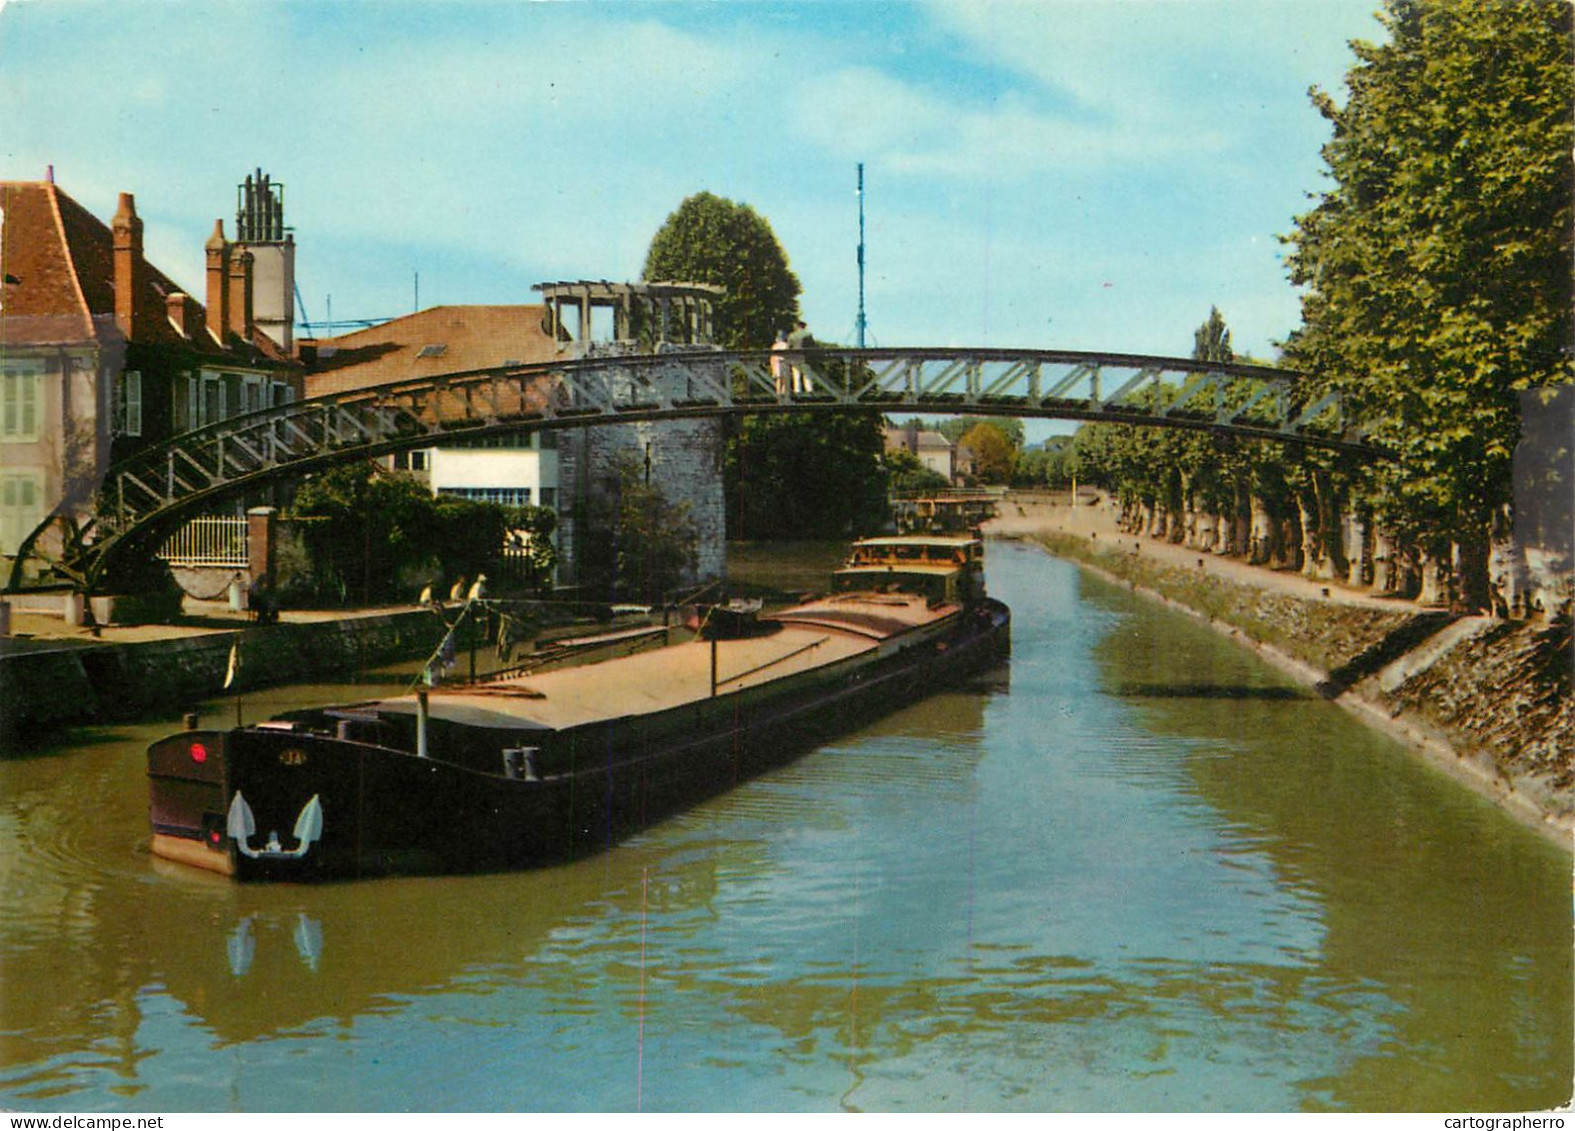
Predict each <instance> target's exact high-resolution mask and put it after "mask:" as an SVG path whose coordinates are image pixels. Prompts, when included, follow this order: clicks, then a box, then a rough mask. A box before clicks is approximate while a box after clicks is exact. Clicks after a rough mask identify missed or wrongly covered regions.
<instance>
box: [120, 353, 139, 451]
mask: <svg viewBox="0 0 1575 1131" xmlns="http://www.w3.org/2000/svg"><path fill="white" fill-rule="evenodd" d="M115 434H116V435H117V436H140V435H142V374H141V373H139V372H138V371H137V370H135V369H128V370H126V371H125V372H124V373H122V374H121V375H120V377H119V379H118V380H116V382H115Z"/></svg>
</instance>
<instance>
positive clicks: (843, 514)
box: [723, 412, 886, 539]
mask: <svg viewBox="0 0 1575 1131" xmlns="http://www.w3.org/2000/svg"><path fill="white" fill-rule="evenodd" d="M885 441H886V436H885V430H884V428H883V427H882V425H881V422H880V418H879V417H875V416H871V415H869V414H866V413H848V412H822V413H789V414H786V415H759V416H751V417H746V418H745V419H744V421H743V422H742V423H741V424H740V425H739V429H738V432H737V434H736V435H735V436H734V437H733V441H732V443H731V444H729V445H728V450H727V464H726V468H725V474H724V479H723V482H724V485H725V487H726V490H727V510H728V535H729V537H732V538H746V539H775V538H842V537H846V536H848V535H850V534H859V533H865V532H868V531H873V530H877V529H879V528H880V526H881V525H882V524H883V523H884V522H885V519H886V477H885V475H884V474H883V470H882V463H881V455H882V452H883V449H884V448H885Z"/></svg>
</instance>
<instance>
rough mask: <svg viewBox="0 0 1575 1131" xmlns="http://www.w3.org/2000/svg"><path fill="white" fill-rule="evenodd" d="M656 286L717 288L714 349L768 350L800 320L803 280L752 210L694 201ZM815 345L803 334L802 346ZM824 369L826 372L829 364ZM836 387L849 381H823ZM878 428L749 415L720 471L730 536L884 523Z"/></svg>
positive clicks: (844, 419) (849, 419) (654, 273)
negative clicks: (722, 291) (665, 282)
mask: <svg viewBox="0 0 1575 1131" xmlns="http://www.w3.org/2000/svg"><path fill="white" fill-rule="evenodd" d="M645 277H646V278H647V279H649V280H653V281H654V280H661V279H670V280H680V281H687V282H702V283H719V284H721V285H722V286H725V287H726V288H727V295H726V297H725V298H723V299H722V300H721V301H720V302H719V303H718V304H717V323H718V331H717V342H718V344H720V345H723V346H726V347H728V348H732V349H765V348H767V347H769V346H770V345H771V344H772V342H773V341H775V339H776V335H777V332H778V331H779V330H786V329H789V328H791V327H792V326H793V325H794V324H795V323H796V322H797V320H798V295H799V283H798V279H797V278H796V277H795V276H794V275H793V272H792V271H791V270H790V269H789V268H788V258H787V254H786V253H785V252H784V251H783V250H782V248H781V245H779V244H778V243H777V239H776V236H775V235H773V234H772V231H771V226H770V225H769V224H768V223H767V222H766V221H765V220H764V219H763V218H762V217H760V216H759V215H757V214H756V213H755V212H754V211H753V210H752V209H751V208H750V207H749V206H748V205H744V204H735V203H734V202H732V201H730V200H723V199H722V198H720V197H717V196H713V195H712V194H710V193H707V192H702V193H699V194H697V195H695V196H691V197H690V198H689V199H687V200H685V201H684V202H683V204H681V205H680V206H679V208H678V210H677V211H676V212H674V213H673V214H672V215H671V216H669V217H668V218H667V221H666V223H664V224H663V225H662V228H661V230H660V231H658V232H657V233H656V236H655V238H653V239H652V241H651V247H650V250H649V251H648V252H647V254H646V258H645ZM802 344H803V345H804V347H805V348H806V349H812V348H813V347H814V344H815V343H814V340H813V339H812V338H809V337H808V336H807V335H806V338H805V340H804V341H803V343H802ZM823 368H824V367H823ZM822 375H823V376H824V377H825V378H826V379H827V380H829V381H831V382H832V383H833V384H840V383H843V382H845V381H847V380H848V379H849V378H850V377H851V376H854V375H850V374H846V373H842V372H840V371H838V370H836V369H835V368H832V369H830V370H827V371H825V372H823V374H822ZM884 446H885V434H884V432H883V430H882V428H881V425H880V421H879V420H877V419H874V418H872V417H869V416H866V415H863V414H848V413H793V414H790V415H778V416H751V417H747V418H745V419H744V420H743V421H742V422H741V423H739V424H738V425H737V427H736V428H735V429H734V431H733V432H732V434H731V435H730V437H729V439H728V444H727V456H726V460H725V464H724V469H723V485H724V490H725V492H726V496H727V514H728V534H729V536H730V537H733V538H825V537H842V536H843V535H845V534H847V533H849V532H850V531H852V530H856V529H873V528H875V527H877V526H878V525H879V524H880V522H882V521H883V520H884V517H885V478H884V476H883V475H882V474H881V464H880V457H881V451H882V449H883V448H884Z"/></svg>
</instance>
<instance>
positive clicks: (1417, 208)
mask: <svg viewBox="0 0 1575 1131" xmlns="http://www.w3.org/2000/svg"><path fill="white" fill-rule="evenodd" d="M1382 18H1383V21H1384V23H1385V26H1386V27H1387V28H1388V30H1389V33H1390V41H1389V42H1388V43H1386V44H1382V45H1377V46H1375V45H1372V44H1366V43H1358V44H1353V49H1354V50H1355V52H1356V55H1357V59H1358V61H1357V64H1356V66H1355V67H1353V68H1352V70H1351V71H1350V72H1349V74H1348V75H1347V84H1348V86H1349V90H1350V96H1349V98H1348V99H1347V100H1346V103H1345V105H1344V106H1340V105H1337V104H1336V103H1335V101H1334V99H1332V98H1331V97H1330V96H1329V95H1327V94H1325V93H1324V92H1322V91H1318V90H1315V91H1313V100H1314V103H1315V104H1316V105H1317V107H1318V109H1319V110H1320V112H1322V114H1323V115H1324V117H1325V118H1327V119H1328V121H1329V123H1330V125H1331V127H1332V129H1333V137H1332V139H1331V140H1330V141H1329V143H1328V144H1327V145H1326V146H1325V147H1324V150H1323V156H1324V161H1325V164H1326V165H1327V167H1328V172H1329V174H1330V177H1331V178H1332V180H1333V182H1334V187H1333V188H1331V189H1330V190H1329V191H1327V192H1325V193H1323V194H1322V196H1321V197H1320V198H1319V200H1318V203H1317V205H1316V206H1315V207H1314V208H1313V209H1312V210H1311V211H1310V212H1308V213H1306V214H1305V215H1303V216H1300V217H1298V219H1297V224H1296V230H1295V231H1294V232H1293V233H1292V234H1291V236H1290V237H1288V241H1287V242H1288V243H1289V244H1290V245H1291V248H1292V251H1291V254H1290V256H1289V263H1290V269H1291V278H1292V280H1293V281H1294V282H1296V283H1297V284H1299V285H1301V286H1302V287H1303V288H1304V290H1303V298H1302V320H1303V327H1302V329H1301V330H1300V331H1298V332H1297V334H1296V335H1294V337H1293V339H1292V340H1291V341H1290V342H1289V343H1288V345H1287V357H1288V360H1289V362H1290V363H1291V364H1292V365H1294V366H1295V367H1297V368H1300V369H1302V370H1304V371H1305V372H1308V373H1310V374H1311V375H1312V376H1313V378H1314V384H1313V387H1312V388H1310V389H1309V390H1308V392H1309V395H1315V394H1316V393H1317V392H1319V391H1321V390H1323V389H1328V388H1332V389H1338V390H1340V391H1341V392H1342V393H1343V394H1344V395H1345V396H1346V398H1347V404H1348V411H1349V412H1350V413H1351V414H1352V415H1354V416H1355V417H1356V418H1358V419H1361V420H1363V421H1365V422H1367V423H1369V424H1371V425H1373V426H1374V427H1373V431H1372V439H1374V440H1376V441H1377V442H1379V443H1381V444H1384V445H1386V446H1388V447H1390V448H1392V449H1393V450H1394V451H1395V452H1396V453H1397V454H1398V456H1399V458H1398V460H1396V461H1394V462H1392V463H1383V464H1378V465H1375V466H1374V467H1372V468H1370V469H1368V474H1367V476H1366V482H1367V484H1368V489H1369V490H1370V492H1371V494H1372V496H1373V500H1374V503H1375V505H1376V508H1377V510H1378V511H1379V513H1380V515H1381V516H1382V517H1383V518H1384V519H1385V520H1386V522H1387V523H1388V524H1389V525H1390V526H1391V527H1393V528H1394V529H1396V530H1398V531H1400V532H1401V533H1402V534H1407V535H1411V536H1427V537H1431V538H1437V539H1440V540H1449V539H1453V540H1456V541H1461V542H1470V541H1471V540H1473V539H1476V538H1478V537H1480V536H1481V535H1482V534H1483V533H1484V532H1485V530H1486V528H1487V524H1488V522H1489V520H1490V516H1491V513H1492V511H1493V509H1494V508H1495V507H1497V506H1499V505H1501V504H1503V503H1505V502H1507V501H1508V499H1509V497H1510V473H1511V457H1512V453H1513V451H1514V448H1515V442H1516V439H1517V436H1518V428H1519V413H1518V411H1517V404H1516V393H1517V391H1518V390H1522V389H1526V388H1530V387H1537V386H1551V385H1559V384H1565V383H1568V382H1569V381H1570V380H1571V376H1572V369H1571V360H1570V355H1569V343H1570V341H1571V276H1570V261H1571V252H1572V248H1571V221H1572V214H1571V193H1570V184H1571V176H1572V168H1571V146H1572V144H1575V121H1572V110H1571V107H1572V105H1575V77H1572V76H1575V70H1572V67H1571V61H1570V42H1571V8H1570V6H1569V5H1568V4H1562V3H1544V2H1541V0H1500V2H1495V3H1481V2H1478V0H1435V2H1429V3H1419V2H1417V0H1387V2H1386V4H1385V7H1384V12H1383V13H1382Z"/></svg>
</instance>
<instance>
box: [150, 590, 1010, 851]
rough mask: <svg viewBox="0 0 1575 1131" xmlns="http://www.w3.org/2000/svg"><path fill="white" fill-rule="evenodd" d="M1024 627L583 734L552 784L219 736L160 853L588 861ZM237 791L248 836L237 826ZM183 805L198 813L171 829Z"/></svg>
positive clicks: (910, 696)
mask: <svg viewBox="0 0 1575 1131" xmlns="http://www.w3.org/2000/svg"><path fill="white" fill-rule="evenodd" d="M1009 622H1010V615H1009V613H1008V612H1007V610H1006V608H1005V606H1003V605H1000V604H999V603H997V602H993V601H988V600H987V601H984V602H982V603H981V604H979V605H978V606H976V607H974V608H972V609H970V610H968V611H967V613H965V614H964V615H963V616H962V617H961V618H960V619H959V623H958V626H957V628H956V629H955V630H954V631H952V632H949V633H947V634H945V635H944V636H940V637H937V638H935V639H932V640H928V641H926V642H925V643H924V644H922V645H917V646H915V647H913V648H911V649H907V650H904V651H903V652H900V653H897V654H895V655H888V654H881V653H874V654H872V655H870V656H869V657H860V658H859V659H857V660H850V661H843V662H841V663H838V664H835V665H832V666H830V667H828V668H823V669H817V670H814V671H811V672H809V673H807V674H805V675H802V676H798V677H794V678H792V679H789V680H784V681H782V682H781V683H780V684H776V685H768V686H765V687H758V688H753V689H748V690H743V691H735V692H730V693H726V694H723V695H719V696H717V697H715V698H713V699H708V700H703V701H701V702H700V703H696V704H689V705H686V706H683V707H680V708H674V709H670V710H667V711H661V712H657V713H654V714H650V715H643V716H630V717H625V718H619V719H611V720H607V721H605V722H601V723H597V724H595V725H590V726H585V727H581V728H576V730H575V731H573V732H571V733H570V734H568V735H562V736H560V737H563V738H567V739H568V740H569V741H570V744H571V752H572V764H571V765H570V766H569V767H568V768H566V769H562V770H560V771H559V772H553V773H546V774H543V776H542V777H540V778H539V779H537V778H534V777H532V776H530V775H529V772H528V771H527V773H526V775H525V776H518V777H509V776H504V775H502V774H500V773H497V772H485V771H483V770H479V769H475V768H471V767H467V766H465V765H459V764H456V763H455V762H451V761H444V760H439V759H437V758H422V757H418V756H416V755H414V754H412V753H409V752H407V751H405V750H401V749H397V748H394V747H393V746H386V745H378V744H376V743H372V742H367V741H364V740H362V741H357V740H354V739H351V738H339V737H334V736H331V735H327V734H321V733H315V732H309V731H305V730H298V729H290V728H288V727H282V726H278V727H276V726H261V727H247V728H241V729H237V730H234V731H230V732H228V733H225V734H223V735H214V734H213V733H212V732H204V733H205V736H206V737H207V741H206V745H207V746H208V747H209V754H208V760H207V761H205V762H204V763H203V764H202V766H201V772H200V773H199V774H197V775H196V777H197V778H198V779H199V780H195V781H183V782H180V783H179V784H178V786H177V791H181V792H182V800H181V801H180V802H179V804H178V805H172V804H171V802H170V800H169V799H170V797H171V796H172V793H171V790H170V788H169V787H170V786H171V785H172V784H174V783H173V782H172V779H171V777H170V776H169V775H168V774H165V775H164V776H163V777H162V778H160V777H155V778H154V779H153V783H152V785H153V790H154V796H155V809H156V810H157V809H158V807H159V805H160V801H159V798H160V796H161V785H162V795H163V797H164V801H163V808H164V828H163V830H162V831H161V829H160V827H159V822H158V820H157V819H156V821H155V837H156V838H160V839H156V840H155V843H154V846H153V847H154V851H155V852H156V853H157V854H159V855H162V856H168V857H170V858H172V859H179V860H180V861H181V862H182V863H187V864H196V865H197V866H199V867H207V868H210V870H213V871H218V872H222V873H225V874H230V875H234V876H235V877H237V878H239V879H243V880H293V881H305V880H329V879H349V878H356V877H362V876H374V875H385V874H394V873H399V874H410V873H442V872H482V871H496V870H503V869H514V868H522V867H530V866H535V865H541V864H547V863H552V862H556V861H561V860H566V859H571V858H574V857H578V856H583V855H586V854H589V853H593V852H597V851H601V850H603V849H605V848H607V847H609V846H611V845H613V844H615V843H617V842H618V841H619V840H621V839H623V838H624V837H626V836H628V835H630V834H631V833H634V832H637V831H639V830H640V829H643V828H646V827H649V826H650V825H651V824H653V823H655V822H656V821H659V820H661V819H662V818H663V817H665V816H668V815H670V814H672V813H674V812H676V811H679V810H681V809H683V808H685V807H687V806H689V805H692V804H694V803H696V802H698V801H701V800H704V799H705V798H708V797H711V796H714V795H716V794H719V793H722V792H725V791H726V790H728V789H731V788H733V787H734V786H736V785H738V784H740V783H741V782H744V781H747V780H748V779H750V778H753V777H755V776H757V775H759V774H760V773H763V772H765V771H767V770H770V769H773V768H775V767H778V766H781V765H784V764H786V763H788V762H790V761H792V760H794V759H796V758H797V757H799V756H800V755H802V754H803V753H805V752H806V751H807V750H808V749H810V748H811V747H813V746H814V745H816V744H817V743H820V742H823V741H825V740H826V739H828V738H830V737H834V736H835V735H837V734H841V733H845V732H846V731H847V730H849V729H851V728H853V727H856V726H858V725H860V724H861V723H864V722H867V721H869V720H871V719H874V718H877V717H879V716H881V715H883V714H886V713H889V712H890V711H892V710H895V709H896V708H898V707H900V706H903V705H905V704H907V703H911V702H914V701H916V700H918V699H921V698H923V697H924V696H926V695H929V694H931V693H932V692H934V691H937V690H940V689H942V688H944V687H946V686H949V685H953V684H955V683H957V682H958V681H960V680H962V679H965V678H967V677H968V676H970V675H972V674H975V673H977V672H979V671H982V670H985V669H987V668H989V667H990V666H992V665H993V664H995V663H996V662H998V660H999V659H1000V658H1002V656H1004V654H1005V652H1006V650H1007V648H1008V646H1009V644H1008V641H1009V632H1010V624H1009ZM184 738H185V736H177V737H176V738H172V739H166V740H165V741H164V742H163V743H160V744H158V746H166V745H167V746H168V747H169V752H168V755H167V757H166V758H165V759H164V760H163V761H164V762H165V763H178V762H179V755H180V752H181V748H182V741H183V739H184ZM215 739H218V740H219V741H215ZM215 747H216V748H217V749H216V750H215V749H214V748H215ZM156 749H157V748H156ZM155 764H161V763H160V759H158V758H153V759H152V760H150V771H151V769H152V768H153V766H154V765H155ZM237 796H240V797H242V798H244V799H245V803H246V812H247V814H248V816H249V818H250V821H251V824H252V828H253V831H252V832H250V833H249V834H248V833H246V832H245V829H244V827H243V826H240V825H236V824H235V823H234V822H233V821H232V820H230V817H231V810H233V809H235V808H236V802H235V798H236V797H237ZM313 804H315V805H316V806H317V811H318V814H319V815H320V830H319V831H318V833H317V835H316V837H315V839H313V840H312V841H311V842H310V843H308V844H306V845H305V850H304V851H302V852H300V854H299V855H292V853H294V852H296V851H297V850H298V849H300V847H301V842H299V841H298V840H297V838H296V837H295V836H293V835H292V830H296V829H298V828H299V827H300V826H301V823H302V822H303V821H304V820H305V819H306V814H307V812H308V808H309V806H311V805H313ZM172 809H179V810H180V811H181V813H183V814H184V816H182V817H180V818H179V819H178V820H174V819H172V817H171V810H172ZM220 814H222V815H223V816H224V818H225V825H224V831H223V835H221V836H219V837H217V838H216V837H215V836H214V827H215V824H216V821H217V820H218V815H220ZM156 818H157V814H156ZM308 823H309V822H308ZM176 841H178V842H180V843H172V842H176Z"/></svg>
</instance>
